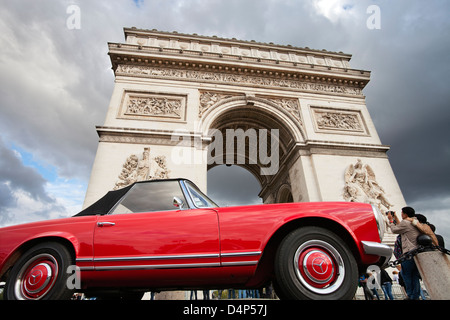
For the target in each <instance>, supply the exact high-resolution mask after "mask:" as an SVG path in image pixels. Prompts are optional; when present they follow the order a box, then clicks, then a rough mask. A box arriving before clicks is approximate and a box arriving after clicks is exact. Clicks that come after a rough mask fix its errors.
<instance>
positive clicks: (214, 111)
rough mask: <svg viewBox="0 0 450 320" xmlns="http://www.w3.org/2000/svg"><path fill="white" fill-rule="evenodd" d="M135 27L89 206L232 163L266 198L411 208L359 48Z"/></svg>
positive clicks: (118, 76) (120, 56)
mask: <svg viewBox="0 0 450 320" xmlns="http://www.w3.org/2000/svg"><path fill="white" fill-rule="evenodd" d="M124 32H125V39H126V41H125V43H109V56H110V59H111V63H112V69H113V71H114V74H115V86H114V90H113V93H112V97H111V101H110V105H109V109H108V112H107V115H106V119H105V122H104V125H102V126H97V132H98V135H99V145H98V150H97V154H96V158H95V161H94V165H93V168H92V174H91V179H90V182H89V186H88V190H87V193H86V198H85V203H84V206H85V207H86V206H88V205H90V204H91V203H93V202H94V201H96V200H97V199H98V198H100V197H101V196H103V195H104V194H105V193H106V192H107V191H109V190H112V189H114V188H120V187H122V186H125V185H127V184H130V183H132V182H134V181H136V180H142V179H154V178H167V177H169V178H175V177H185V178H189V179H191V180H192V181H194V182H195V183H196V184H197V185H198V186H199V187H200V188H201V189H203V190H204V191H206V188H207V170H208V169H210V168H211V167H213V166H215V165H218V164H226V163H228V164H237V165H240V166H243V167H245V168H246V169H248V170H249V171H250V172H251V173H253V174H254V175H255V177H256V178H257V179H258V181H259V182H260V184H261V192H260V194H259V195H260V197H261V198H262V199H263V201H264V203H273V202H288V201H362V202H371V203H373V204H376V205H378V206H379V207H380V208H381V210H383V211H385V210H387V209H388V208H389V209H391V210H398V209H400V208H401V207H402V206H404V205H405V201H404V199H403V196H402V192H401V190H400V188H399V185H398V183H397V180H396V178H395V175H394V173H393V171H392V168H391V166H390V163H389V160H388V157H387V154H386V153H387V151H388V150H389V146H386V145H383V144H382V143H381V141H380V139H379V137H378V134H377V131H376V129H375V127H374V124H373V122H372V120H371V117H370V114H369V112H368V110H367V107H366V103H365V96H364V95H363V89H364V87H365V86H366V85H367V83H368V82H369V80H370V72H369V71H365V70H356V69H352V68H351V66H350V59H351V55H349V54H344V53H342V52H339V53H337V52H329V51H326V50H321V51H319V50H312V49H309V48H298V47H292V46H290V45H287V46H282V45H275V44H272V43H270V44H267V43H258V42H255V41H239V40H236V39H222V38H218V37H216V36H212V37H205V36H199V35H196V34H194V35H186V34H180V33H177V32H161V31H156V30H140V29H136V28H125V29H124ZM230 134H234V135H235V136H234V137H233V139H230V140H228V139H227V138H228V137H229V136H230ZM239 139H241V140H240V142H241V144H242V143H245V148H240V146H239ZM233 141H234V142H236V143H235V144H234V142H233ZM230 144H231V146H230ZM274 147H275V148H274ZM261 155H263V156H261ZM390 240H392V239H390ZM388 242H390V241H388Z"/></svg>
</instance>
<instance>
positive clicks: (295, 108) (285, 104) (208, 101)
mask: <svg viewBox="0 0 450 320" xmlns="http://www.w3.org/2000/svg"><path fill="white" fill-rule="evenodd" d="M234 96H239V94H232V93H221V92H212V91H204V92H200V108H199V113H198V116H199V117H201V116H202V115H203V114H204V113H205V112H206V111H207V110H209V109H210V108H211V107H212V106H214V105H216V104H217V103H220V102H221V101H222V100H224V99H229V98H232V97H234ZM241 96H242V97H243V96H244V95H243V94H241ZM258 98H259V99H260V100H266V102H271V103H274V104H276V105H277V106H279V107H280V108H282V109H284V110H286V111H288V112H289V113H290V114H291V115H292V116H293V117H294V118H295V119H296V120H297V121H298V124H299V126H302V125H303V121H302V117H301V114H300V106H299V102H298V99H296V98H291V99H289V98H277V97H270V98H269V97H264V96H258Z"/></svg>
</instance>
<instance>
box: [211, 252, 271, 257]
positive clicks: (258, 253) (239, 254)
mask: <svg viewBox="0 0 450 320" xmlns="http://www.w3.org/2000/svg"><path fill="white" fill-rule="evenodd" d="M261 253H262V252H261V251H249V252H232V253H221V254H220V256H221V257H224V258H229V257H243V256H259V255H260V254H261Z"/></svg>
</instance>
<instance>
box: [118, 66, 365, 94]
mask: <svg viewBox="0 0 450 320" xmlns="http://www.w3.org/2000/svg"><path fill="white" fill-rule="evenodd" d="M116 75H129V76H139V77H150V78H170V79H176V80H187V81H195V80H199V81H206V82H215V83H222V84H232V85H243V86H252V87H275V88H287V89H295V90H300V91H305V92H323V93H329V94H342V95H352V96H361V95H362V88H359V87H352V86H346V85H340V84H337V83H328V82H312V81H306V80H301V79H298V78H297V79H292V78H282V77H274V76H270V75H252V74H246V73H226V72H214V71H202V70H183V69H172V68H162V67H154V66H134V65H124V64H120V65H118V66H117V69H116Z"/></svg>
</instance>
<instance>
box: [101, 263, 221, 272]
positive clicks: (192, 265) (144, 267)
mask: <svg viewBox="0 0 450 320" xmlns="http://www.w3.org/2000/svg"><path fill="white" fill-rule="evenodd" d="M209 267H220V263H185V264H155V265H133V266H104V267H103V266H102V267H95V270H98V271H108V270H151V269H181V268H209Z"/></svg>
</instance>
